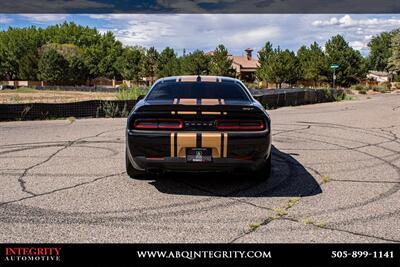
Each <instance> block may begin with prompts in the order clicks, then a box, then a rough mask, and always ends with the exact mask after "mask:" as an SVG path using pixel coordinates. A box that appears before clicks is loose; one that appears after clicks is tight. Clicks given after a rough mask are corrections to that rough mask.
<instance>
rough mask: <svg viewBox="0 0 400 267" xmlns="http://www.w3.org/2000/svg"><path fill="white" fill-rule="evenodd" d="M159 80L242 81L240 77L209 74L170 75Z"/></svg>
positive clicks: (172, 81) (174, 81)
mask: <svg viewBox="0 0 400 267" xmlns="http://www.w3.org/2000/svg"><path fill="white" fill-rule="evenodd" d="M157 82H161V83H164V82H168V83H178V82H231V83H240V81H239V80H238V79H234V78H231V77H225V76H209V75H183V76H170V77H165V78H161V79H159V80H158V81H157Z"/></svg>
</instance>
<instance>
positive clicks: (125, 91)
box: [116, 84, 148, 100]
mask: <svg viewBox="0 0 400 267" xmlns="http://www.w3.org/2000/svg"><path fill="white" fill-rule="evenodd" d="M147 91H148V89H147V88H141V87H134V88H129V87H128V86H126V85H125V84H123V85H121V86H120V87H119V90H118V92H117V95H116V97H117V99H118V100H136V99H137V98H138V96H140V95H145V94H147Z"/></svg>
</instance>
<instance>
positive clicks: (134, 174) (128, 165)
mask: <svg viewBox="0 0 400 267" xmlns="http://www.w3.org/2000/svg"><path fill="white" fill-rule="evenodd" d="M125 162H126V173H127V174H128V175H129V177H131V178H143V177H145V176H146V172H145V171H140V170H136V169H135V168H134V167H133V166H132V163H131V162H130V160H129V157H128V151H126V153H125Z"/></svg>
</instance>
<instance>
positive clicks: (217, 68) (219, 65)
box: [210, 44, 234, 76]
mask: <svg viewBox="0 0 400 267" xmlns="http://www.w3.org/2000/svg"><path fill="white" fill-rule="evenodd" d="M232 62H233V60H232V59H231V58H229V57H228V50H227V49H226V48H225V46H224V45H222V44H220V45H218V46H217V47H216V49H215V50H214V52H213V54H212V56H211V60H210V74H212V75H218V76H233V75H234V70H233V68H232Z"/></svg>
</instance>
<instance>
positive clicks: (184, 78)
mask: <svg viewBox="0 0 400 267" xmlns="http://www.w3.org/2000/svg"><path fill="white" fill-rule="evenodd" d="M195 81H197V76H194V75H191V76H180V77H177V78H176V82H195Z"/></svg>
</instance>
